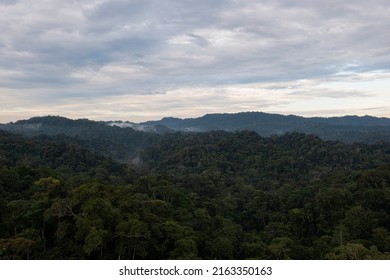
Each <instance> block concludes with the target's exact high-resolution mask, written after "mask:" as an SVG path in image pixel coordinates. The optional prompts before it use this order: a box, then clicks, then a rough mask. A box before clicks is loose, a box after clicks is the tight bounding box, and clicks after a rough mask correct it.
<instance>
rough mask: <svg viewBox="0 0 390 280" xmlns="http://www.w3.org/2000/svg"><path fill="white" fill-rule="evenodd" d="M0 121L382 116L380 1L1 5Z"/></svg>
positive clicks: (388, 110)
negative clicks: (213, 115) (259, 114)
mask: <svg viewBox="0 0 390 280" xmlns="http://www.w3.org/2000/svg"><path fill="white" fill-rule="evenodd" d="M0 26H1V32H0V122H2V123H5V122H10V121H16V120H19V119H26V118H29V117H32V116H44V115H61V116H65V117H69V118H88V119H93V120H128V121H134V122H141V121H146V120H157V119H161V118H163V117H167V116H175V117H182V118H187V117H198V116H202V115H204V114H207V113H234V112H245V111H262V112H269V113H280V114H295V115H300V116H341V115H373V116H381V117H390V94H389V93H390V36H388V30H390V5H389V2H388V0H370V1H367V0H364V1H363V0H351V1H339V0H337V1H336V0H328V1H323V0H319V1H317V0H300V1H292V0H269V1H268V0H264V1H260V0H259V1H254V0H253V1H250V0H231V1H229V0H224V1H222V0H213V1H210V0H207V1H206V0H180V1H179V0H126V1H125V0H67V1H63V0H40V1H34V0H1V1H0Z"/></svg>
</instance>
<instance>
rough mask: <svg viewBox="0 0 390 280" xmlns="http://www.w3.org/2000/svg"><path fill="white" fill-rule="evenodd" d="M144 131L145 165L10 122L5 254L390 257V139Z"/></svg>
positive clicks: (3, 136)
mask: <svg viewBox="0 0 390 280" xmlns="http://www.w3.org/2000/svg"><path fill="white" fill-rule="evenodd" d="M109 129H110V131H114V130H112V128H109ZM114 129H116V128H114ZM118 129H119V128H118ZM84 133H88V132H87V131H84ZM89 133H90V135H93V133H91V132H89ZM117 133H119V131H118V132H117ZM126 133H133V134H134V133H135V132H132V131H130V130H129V132H126ZM102 134H103V131H102ZM134 135H135V134H134ZM134 135H133V136H132V137H133V138H130V139H127V138H126V137H123V138H121V141H123V142H126V141H130V143H140V142H137V141H140V140H139V138H138V139H137V138H136V136H134ZM139 135H141V136H142V137H144V138H142V139H148V141H149V142H148V143H149V144H148V145H143V146H142V149H143V150H142V151H141V148H139V150H138V155H139V156H140V157H141V159H142V160H140V161H139V162H138V165H137V166H133V165H126V164H123V163H118V162H116V161H114V160H111V159H108V158H106V157H104V156H103V155H102V154H107V151H108V150H107V147H105V148H104V149H102V152H101V153H100V154H99V150H100V146H99V142H94V141H89V142H88V141H85V140H83V139H81V140H80V137H76V136H75V137H70V136H65V135H62V136H43V135H41V136H33V137H30V138H25V137H22V136H17V135H15V134H12V133H9V132H4V131H1V130H0V214H1V216H0V259H118V258H120V259H390V254H389V252H390V144H388V143H385V142H379V143H376V144H370V145H368V144H359V143H354V144H344V143H341V142H331V141H323V140H321V139H320V138H318V137H316V136H314V135H305V134H301V133H288V134H284V135H281V136H272V137H261V136H259V135H258V134H257V133H255V132H250V131H242V132H235V133H229V132H222V131H217V132H207V133H170V134H164V135H155V134H151V135H150V136H149V137H150V138H145V137H146V136H145V135H143V134H139ZM139 135H138V136H139ZM96 138H97V137H95V138H94V137H92V138H91V139H96ZM126 139H127V140H126ZM150 139H152V140H150ZM144 143H145V142H144ZM126 145H129V144H128V143H127V142H126V143H123V144H122V145H119V147H120V148H123V147H126ZM134 145H135V144H134ZM135 146H136V145H135ZM135 146H134V147H135Z"/></svg>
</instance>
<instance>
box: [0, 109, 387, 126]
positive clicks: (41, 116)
mask: <svg viewBox="0 0 390 280" xmlns="http://www.w3.org/2000/svg"><path fill="white" fill-rule="evenodd" d="M245 113H261V114H269V115H279V116H284V117H289V116H293V117H299V118H305V119H309V118H325V119H327V118H345V117H358V118H363V117H370V118H378V119H390V118H387V117H378V116H373V115H339V116H309V117H307V116H301V115H297V114H280V113H269V112H263V111H241V112H234V113H228V112H225V113H207V114H204V115H200V116H195V117H184V118H182V117H177V116H166V117H162V118H160V119H148V120H145V121H140V122H134V121H130V120H123V119H107V120H98V119H91V118H85V117H77V118H72V117H67V116H62V115H37V116H31V117H28V118H24V119H18V120H15V121H9V122H1V121H0V124H3V125H6V124H10V123H16V122H18V121H26V120H30V119H33V118H45V117H58V118H65V119H69V120H73V121H77V120H89V121H95V122H130V123H135V124H140V123H144V122H154V121H156V122H158V121H161V120H163V119H165V118H174V119H182V120H186V119H198V118H202V117H205V116H207V115H236V114H245Z"/></svg>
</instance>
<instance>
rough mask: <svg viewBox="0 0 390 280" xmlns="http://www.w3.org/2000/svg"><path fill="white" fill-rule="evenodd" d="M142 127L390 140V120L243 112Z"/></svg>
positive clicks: (336, 138)
mask: <svg viewBox="0 0 390 280" xmlns="http://www.w3.org/2000/svg"><path fill="white" fill-rule="evenodd" d="M142 125H143V126H145V127H146V126H152V127H153V126H156V125H163V126H165V127H167V128H169V129H172V130H175V131H192V132H206V131H210V130H225V131H240V130H253V131H255V132H257V133H259V134H260V135H262V136H270V135H274V134H275V135H280V134H283V133H286V132H293V131H296V132H303V133H307V134H316V135H318V136H319V137H321V138H323V139H325V140H341V141H345V142H354V141H361V142H375V141H379V140H383V141H389V140H390V119H389V118H378V117H372V116H362V117H359V116H343V117H329V118H323V117H312V118H305V117H301V116H295V115H287V116H286V115H280V114H268V113H263V112H242V113H234V114H227V113H225V114H207V115H204V116H203V117H199V118H188V119H179V118H163V119H162V120H160V121H149V122H144V123H142Z"/></svg>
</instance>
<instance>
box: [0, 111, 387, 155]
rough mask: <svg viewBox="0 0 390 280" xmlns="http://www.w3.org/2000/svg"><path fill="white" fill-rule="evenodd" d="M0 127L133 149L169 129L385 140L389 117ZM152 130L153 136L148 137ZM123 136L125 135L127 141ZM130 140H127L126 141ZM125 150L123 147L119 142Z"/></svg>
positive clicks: (257, 116)
mask: <svg viewBox="0 0 390 280" xmlns="http://www.w3.org/2000/svg"><path fill="white" fill-rule="evenodd" d="M0 129H4V130H7V131H10V132H14V133H19V134H24V135H29V136H31V135H39V134H47V135H59V134H63V135H66V136H70V137H78V138H80V139H84V140H88V141H92V140H96V141H99V142H103V141H108V143H110V145H111V144H112V145H116V144H114V143H112V142H113V141H114V142H115V138H120V139H122V140H121V141H122V142H121V143H124V142H126V141H130V142H131V143H132V144H131V146H132V149H131V150H132V151H134V149H136V148H135V147H138V146H139V145H141V146H142V145H143V143H152V142H154V141H151V139H152V138H154V137H156V136H157V134H162V133H169V132H192V133H194V132H207V131H213V130H223V131H228V132H235V131H242V130H250V131H255V132H257V133H258V134H260V135H261V136H271V135H281V134H284V133H287V132H302V133H306V134H315V135H318V136H319V137H320V138H322V139H324V140H339V141H344V142H365V143H374V142H377V141H389V142H390V119H389V118H378V117H373V116H343V117H328V118H326V117H311V118H306V117H301V116H296V115H281V114H269V113H264V112H241V113H223V114H206V115H204V116H202V117H199V118H186V119H180V118H175V117H167V118H163V119H161V120H158V121H147V122H142V123H131V122H122V121H109V122H103V121H91V120H88V119H78V120H71V119H67V118H64V117H60V116H45V117H33V118H30V119H28V120H20V121H17V122H15V123H8V124H2V125H0ZM153 135H155V136H153ZM124 139H127V140H126V141H125V140H124ZM126 145H129V144H126ZM124 149H125V147H124Z"/></svg>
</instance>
